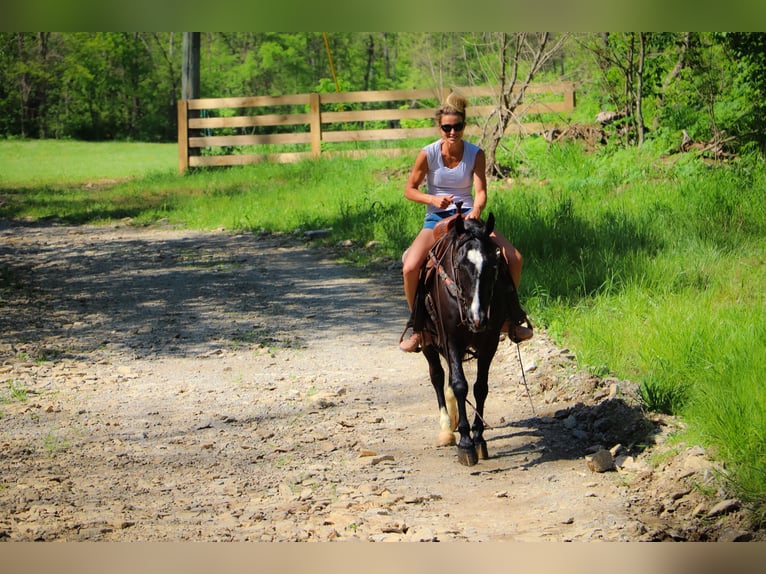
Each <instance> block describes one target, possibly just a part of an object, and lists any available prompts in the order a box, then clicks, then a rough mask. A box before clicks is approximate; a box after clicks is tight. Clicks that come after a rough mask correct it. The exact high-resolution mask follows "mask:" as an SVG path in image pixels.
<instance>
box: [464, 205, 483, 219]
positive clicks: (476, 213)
mask: <svg viewBox="0 0 766 574" xmlns="http://www.w3.org/2000/svg"><path fill="white" fill-rule="evenodd" d="M465 218H466V219H480V218H481V210H480V209H476V207H474V208H473V209H472V210H471V211H470V212H469V213H468V215H466V216H465Z"/></svg>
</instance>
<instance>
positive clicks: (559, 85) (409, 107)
mask: <svg viewBox="0 0 766 574" xmlns="http://www.w3.org/2000/svg"><path fill="white" fill-rule="evenodd" d="M493 90H494V89H493V88H492V87H463V88H455V91H456V92H458V93H460V94H462V95H463V96H465V97H466V98H467V99H468V100H469V104H470V105H469V107H468V110H467V115H468V118H467V120H468V126H467V127H466V132H465V133H466V135H468V136H479V135H481V131H482V128H481V125H480V124H483V123H484V122H483V120H484V119H486V118H488V117H489V116H490V115H491V114H492V112H493V110H494V109H495V106H494V105H492V104H491V102H492V101H493V98H494V91H493ZM449 91H450V90H449V89H447V90H443V91H438V90H425V89H420V90H391V91H369V92H345V93H344V92H341V93H327V94H318V93H310V94H295V95H286V96H254V97H242V98H205V99H195V100H179V101H178V169H179V171H180V172H181V173H184V172H185V171H187V170H188V169H189V167H202V166H227V165H244V164H249V163H255V162H259V161H264V160H267V161H274V162H292V161H299V160H301V159H307V158H313V159H316V158H319V157H320V156H322V155H324V154H337V153H345V154H352V155H357V154H359V151H355V150H347V151H329V152H328V151H327V150H325V149H323V147H326V146H323V144H325V143H326V144H334V143H343V142H384V141H394V140H405V139H411V138H426V137H434V138H436V137H438V133H437V131H436V129H435V125H434V124H433V123H429V122H427V121H426V122H423V121H422V120H428V119H431V120H432V119H433V117H434V114H435V112H436V110H437V106H438V103H439V102H440V101H442V100H443V99H444V97H445V96H446V95H447V94H448V93H449ZM574 106H575V92H574V84H573V83H571V82H556V83H544V84H543V83H540V84H532V85H530V86H529V87H528V88H527V91H526V102H525V103H524V104H522V105H521V106H520V107H519V108H518V109H517V110H516V117H515V118H514V121H512V122H511V124H510V125H509V127H508V129H507V130H506V133H541V132H542V131H543V130H545V129H548V128H551V127H553V125H554V124H555V122H551V123H546V124H543V123H541V122H525V121H524V120H525V118H526V117H528V116H530V115H532V114H551V113H564V112H569V111H571V110H573V109H574ZM364 107H367V108H373V109H361V108H364ZM232 114H239V115H232ZM412 120H421V121H420V122H417V121H412ZM373 122H374V124H373V127H371V126H370V124H371V123H373ZM413 124H415V125H417V124H426V125H427V127H405V126H408V125H410V126H411V125H413ZM285 128H286V129H285ZM280 130H282V131H281V132H280ZM263 145H272V146H273V145H277V146H280V148H279V149H280V151H279V152H273V153H258V154H253V153H231V152H232V149H231V148H237V147H240V146H263ZM285 147H289V148H294V147H297V148H298V149H299V150H300V151H281V150H282V149H284V148H285ZM227 148H228V149H227ZM237 151H239V152H241V151H242V150H241V148H240V150H237ZM369 151H371V150H369V149H368V150H365V152H369ZM376 151H385V152H387V153H392V152H393V153H401V151H402V149H397V148H394V149H393V150H392V149H388V150H376ZM365 152H363V153H365Z"/></svg>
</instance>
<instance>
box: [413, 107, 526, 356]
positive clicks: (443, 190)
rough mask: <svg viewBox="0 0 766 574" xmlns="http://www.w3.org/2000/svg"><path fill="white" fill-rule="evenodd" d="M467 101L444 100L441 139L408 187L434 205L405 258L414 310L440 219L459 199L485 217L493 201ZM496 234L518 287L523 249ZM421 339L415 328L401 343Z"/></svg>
mask: <svg viewBox="0 0 766 574" xmlns="http://www.w3.org/2000/svg"><path fill="white" fill-rule="evenodd" d="M467 105H468V102H467V101H466V100H465V98H463V97H462V96H460V95H458V94H456V93H454V92H453V93H451V94H450V95H449V96H447V99H446V100H445V102H444V104H443V105H442V106H441V108H440V109H439V111H438V112H436V121H437V123H438V124H439V129H440V130H441V139H440V140H438V141H435V142H433V143H432V144H429V145H427V146H426V147H424V148H423V149H422V150H420V153H418V156H417V159H415V165H414V166H413V168H412V172H411V173H410V176H409V178H408V179H407V184H406V185H405V188H404V196H405V197H406V198H407V199H409V200H410V201H414V202H416V203H423V204H425V205H427V206H428V208H427V211H426V218H425V223H424V225H423V229H421V230H420V233H418V235H417V237H415V240H414V241H413V242H412V245H410V247H409V249H407V251H406V252H405V254H404V258H403V267H402V275H403V279H404V294H405V297H406V298H407V304H408V305H409V308H410V311H412V308H413V305H414V302H415V292H416V291H417V287H418V280H419V277H420V269H421V267H422V265H423V262H424V261H425V260H426V257H427V256H428V252H429V250H430V249H431V247H433V245H434V243H435V238H434V231H433V229H434V226H435V225H436V223H437V222H438V221H439V220H441V219H444V218H445V217H449V216H450V215H453V214H454V213H455V212H456V210H457V208H456V206H455V203H457V202H462V203H463V206H462V212H463V214H464V215H465V216H466V217H468V218H478V217H480V216H481V213H482V211H483V210H484V208H485V207H486V205H487V176H486V174H485V169H486V158H485V156H484V150H482V149H481V148H480V147H478V146H477V145H474V144H472V143H470V142H466V141H464V140H463V131H464V129H465V108H466V106H467ZM424 181H425V182H426V185H427V191H426V192H422V191H420V190H419V187H420V186H421V185H422V184H423V182H424ZM472 190H473V193H472ZM491 237H492V239H493V240H494V241H495V243H496V244H497V245H498V246H499V247H500V248H501V250H502V253H503V257H504V258H505V260H506V262H507V263H508V268H509V269H510V273H511V278H512V279H513V283H514V285H516V286H517V287H518V285H519V281H520V280H521V265H522V259H521V253H519V252H518V250H517V249H516V248H515V247H514V246H513V245H511V243H510V242H509V241H508V240H507V239H506V238H505V237H503V236H502V235H501V234H500V233H498V232H497V231H493V232H492V235H491ZM509 328H510V323H509V322H506V323H505V325H503V330H504V331H505V332H508V329H509ZM510 336H511V338H512V339H513V340H515V341H524V340H527V339H530V338H531V337H532V329H530V328H529V327H524V326H522V325H515V326H514V327H513V332H512V333H510ZM421 344H422V340H421V334H420V333H419V332H414V333H413V334H412V335H411V336H410V337H409V338H408V339H405V340H403V341H402V342H401V343H400V344H399V347H400V348H401V349H402V350H403V351H406V352H414V351H417V350H418V349H419V348H420V346H421Z"/></svg>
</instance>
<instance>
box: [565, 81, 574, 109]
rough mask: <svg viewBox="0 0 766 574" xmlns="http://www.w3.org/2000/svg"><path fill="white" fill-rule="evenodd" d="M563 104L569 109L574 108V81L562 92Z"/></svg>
mask: <svg viewBox="0 0 766 574" xmlns="http://www.w3.org/2000/svg"><path fill="white" fill-rule="evenodd" d="M564 104H565V105H566V107H567V108H568V109H570V110H573V109H574V108H575V91H574V83H570V84H569V89H568V90H567V91H565V92H564Z"/></svg>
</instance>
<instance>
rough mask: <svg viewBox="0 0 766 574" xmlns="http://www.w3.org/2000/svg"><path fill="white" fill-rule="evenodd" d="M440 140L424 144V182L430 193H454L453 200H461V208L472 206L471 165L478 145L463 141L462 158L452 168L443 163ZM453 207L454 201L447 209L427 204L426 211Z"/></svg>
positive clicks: (474, 159)
mask: <svg viewBox="0 0 766 574" xmlns="http://www.w3.org/2000/svg"><path fill="white" fill-rule="evenodd" d="M441 145H442V142H441V140H439V141H435V142H434V143H432V144H429V145H427V146H425V147H424V148H423V149H424V150H425V151H426V158H427V159H428V175H427V176H426V184H427V186H428V193H429V194H430V195H437V196H443V195H454V196H455V197H454V200H453V201H462V202H463V209H465V208H469V209H470V208H472V207H473V167H474V164H475V163H476V154H477V153H478V152H479V149H480V148H479V146H477V145H475V144H472V143H469V142H467V141H463V159H462V160H460V163H459V164H457V165H456V166H455V167H454V168H452V169H450V168H448V167H447V166H445V165H444V160H443V159H442V151H441ZM448 209H455V205H454V203H453V204H451V205H450V206H449V207H448V208H447V209H438V208H436V207H434V206H433V205H429V206H428V213H435V212H438V211H446V210H448Z"/></svg>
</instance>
